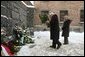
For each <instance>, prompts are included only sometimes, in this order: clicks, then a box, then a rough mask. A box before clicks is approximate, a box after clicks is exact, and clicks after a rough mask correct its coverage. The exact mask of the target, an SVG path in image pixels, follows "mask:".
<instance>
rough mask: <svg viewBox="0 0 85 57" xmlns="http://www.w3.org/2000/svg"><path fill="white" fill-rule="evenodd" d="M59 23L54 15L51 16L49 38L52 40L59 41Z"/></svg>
mask: <svg viewBox="0 0 85 57" xmlns="http://www.w3.org/2000/svg"><path fill="white" fill-rule="evenodd" d="M59 30H60V29H59V22H58V16H57V15H56V14H55V15H53V16H52V18H51V21H50V37H51V39H52V40H56V42H57V40H59Z"/></svg>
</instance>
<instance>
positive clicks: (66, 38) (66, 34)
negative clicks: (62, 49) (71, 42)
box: [62, 18, 72, 44]
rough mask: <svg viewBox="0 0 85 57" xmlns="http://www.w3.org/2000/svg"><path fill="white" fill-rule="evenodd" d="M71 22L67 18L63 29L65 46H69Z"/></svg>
mask: <svg viewBox="0 0 85 57" xmlns="http://www.w3.org/2000/svg"><path fill="white" fill-rule="evenodd" d="M71 21H72V20H70V19H67V18H66V19H65V21H64V24H63V27H62V36H63V37H64V44H68V37H69V27H70V23H71Z"/></svg>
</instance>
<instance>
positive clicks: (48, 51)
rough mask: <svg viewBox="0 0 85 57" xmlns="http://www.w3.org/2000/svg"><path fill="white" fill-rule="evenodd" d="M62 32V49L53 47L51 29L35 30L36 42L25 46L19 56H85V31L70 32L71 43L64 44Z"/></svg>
mask: <svg viewBox="0 0 85 57" xmlns="http://www.w3.org/2000/svg"><path fill="white" fill-rule="evenodd" d="M61 33H62V32H60V41H61V43H62V46H61V47H60V49H58V50H57V49H53V48H50V47H49V46H50V45H51V44H52V41H51V40H50V32H49V31H35V32H34V39H35V43H34V44H27V45H25V46H23V47H22V48H21V49H20V51H19V52H18V53H17V56H84V32H82V33H78V32H70V36H69V44H68V45H63V37H62V36H61Z"/></svg>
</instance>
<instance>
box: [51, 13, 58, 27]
mask: <svg viewBox="0 0 85 57" xmlns="http://www.w3.org/2000/svg"><path fill="white" fill-rule="evenodd" d="M51 22H52V23H56V24H58V25H59V22H58V16H57V15H56V14H54V15H53V16H52V18H51Z"/></svg>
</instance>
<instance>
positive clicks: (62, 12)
mask: <svg viewBox="0 0 85 57" xmlns="http://www.w3.org/2000/svg"><path fill="white" fill-rule="evenodd" d="M65 15H68V11H67V10H60V21H61V22H62V21H64V16H65Z"/></svg>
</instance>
